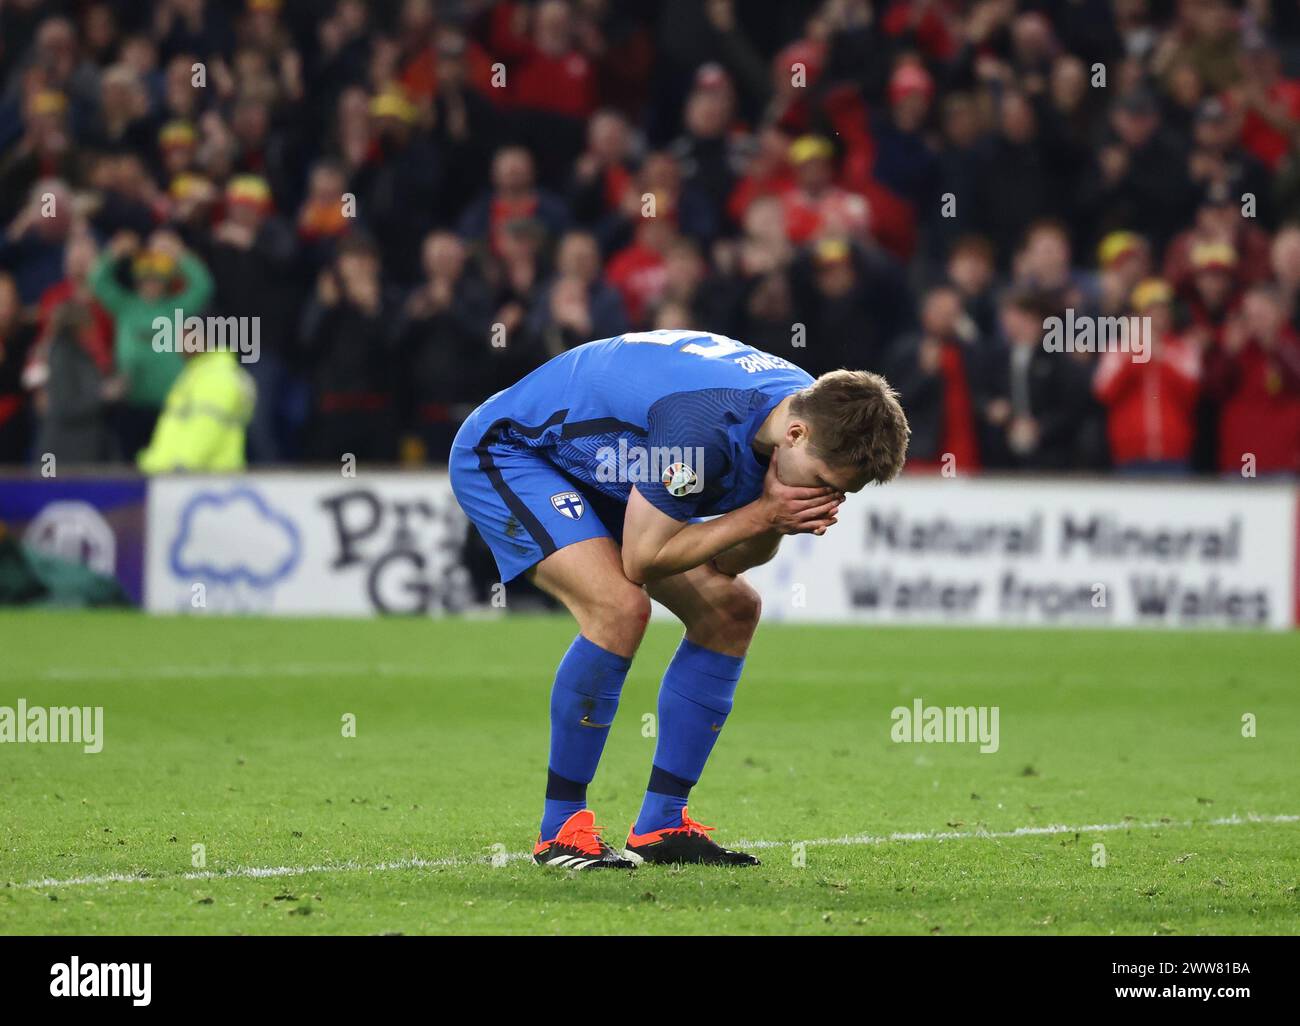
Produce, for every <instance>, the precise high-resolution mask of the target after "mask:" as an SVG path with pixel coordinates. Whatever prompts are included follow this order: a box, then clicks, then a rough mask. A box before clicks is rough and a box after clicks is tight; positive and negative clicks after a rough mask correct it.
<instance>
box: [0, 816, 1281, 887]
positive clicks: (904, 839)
mask: <svg viewBox="0 0 1300 1026" xmlns="http://www.w3.org/2000/svg"><path fill="white" fill-rule="evenodd" d="M1248 823H1264V824H1278V823H1300V816H1293V815H1279V816H1258V815H1256V814H1255V813H1253V812H1252V813H1247V814H1246V815H1245V816H1237V815H1232V816H1223V817H1220V818H1218V819H1209V820H1205V821H1203V822H1197V821H1195V820H1190V819H1185V820H1180V821H1173V820H1170V821H1167V822H1165V821H1160V820H1154V821H1150V822H1143V823H1139V822H1128V823H1093V824H1090V825H1088V826H1065V825H1055V826H1023V827H1016V828H1015V829H1014V830H953V831H919V832H915V833H895V834H879V835H878V834H853V835H845V836H843V837H821V838H818V839H816V840H812V841H804V842H802V843H804V844H806V845H808V846H809V847H814V846H820V847H836V846H839V847H847V846H853V845H864V844H894V843H899V844H907V843H915V842H918V841H920V842H924V841H939V842H943V841H975V840H997V839H1002V838H1015V837H1040V836H1047V835H1053V834H1098V833H1102V834H1104V833H1116V832H1118V831H1127V830H1186V829H1190V828H1192V827H1198V826H1243V825H1245V824H1248ZM732 843H735V845H736V847H737V848H783V847H786V846H788V845H791V844H797V843H799V842H798V841H737V842H732ZM529 856H530V853H529V852H522V851H520V852H511V853H510V854H508V855H507V856H506V858H507V859H509V860H511V861H515V860H518V859H526V858H528V857H529ZM491 861H492V858H491V857H490V856H486V855H484V856H480V857H478V858H460V857H455V856H453V857H451V858H444V859H420V858H410V859H397V860H394V861H392V862H378V863H369V864H367V863H363V862H355V861H352V860H348V861H346V862H333V863H328V864H321V865H314V866H247V867H242V868H238V869H229V870H202V871H199V872H193V873H178V874H170V875H159V876H138V875H133V874H130V873H105V874H103V875H100V876H73V877H68V878H66V879H63V880H56V879H53V878H51V877H47V878H46V879H44V880H28V881H27V882H26V883H20V884H14V885H13V886H14V887H16V888H18V889H20V890H34V889H49V890H53V889H55V888H58V887H95V886H99V885H102V884H112V883H152V882H154V881H156V880H199V881H201V880H232V879H244V880H263V879H270V878H273V877H280V876H306V875H307V874H310V873H386V872H391V871H393V870H399V869H449V868H454V867H457V866H468V865H473V864H476V863H490V862H491Z"/></svg>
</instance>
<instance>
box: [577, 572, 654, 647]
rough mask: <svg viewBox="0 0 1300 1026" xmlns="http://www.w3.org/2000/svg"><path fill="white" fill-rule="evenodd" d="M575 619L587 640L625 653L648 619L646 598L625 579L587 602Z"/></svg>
mask: <svg viewBox="0 0 1300 1026" xmlns="http://www.w3.org/2000/svg"><path fill="white" fill-rule="evenodd" d="M579 619H580V620H581V622H582V627H583V633H584V634H586V635H587V636H588V637H589V638H590V640H591V641H594V642H595V643H596V644H598V645H601V646H602V647H604V648H608V649H610V650H611V651H615V652H619V653H620V654H622V655H629V654H630V651H634V650H635V649H636V646H637V645H639V644H640V643H641V638H642V636H643V635H644V634H645V628H646V624H647V623H649V621H650V598H649V596H647V595H646V593H645V592H644V591H642V590H641V589H640V588H638V587H637V586H636V585H635V584H632V583H631V582H627V583H626V584H625V585H623V586H621V587H614V588H611V589H609V590H608V591H606V592H603V593H601V594H600V595H599V596H597V597H595V598H593V599H592V600H591V601H589V602H588V603H587V604H586V606H585V608H584V609H583V610H582V612H581V614H580V617H579Z"/></svg>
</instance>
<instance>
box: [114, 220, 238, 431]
mask: <svg viewBox="0 0 1300 1026" xmlns="http://www.w3.org/2000/svg"><path fill="white" fill-rule="evenodd" d="M127 256H132V257H134V260H133V261H132V272H133V277H134V279H135V288H134V289H130V288H127V287H126V286H124V285H123V284H122V283H121V282H120V281H118V278H117V262H118V260H120V259H122V258H123V257H127ZM177 276H179V277H180V279H181V287H180V290H179V291H173V289H172V284H173V282H174V281H175V279H176V278H177ZM90 287H91V290H92V291H93V292H94V293H95V297H96V298H97V299H98V300H99V301H100V303H101V304H102V305H103V307H104V309H105V310H107V311H108V312H109V313H110V314H112V315H113V320H114V324H115V339H114V357H115V362H116V364H117V370H118V372H119V373H121V374H123V375H125V376H126V378H127V391H126V396H125V400H126V402H127V403H129V404H131V405H133V406H145V407H150V408H152V409H155V410H156V409H158V408H159V407H160V406H162V404H163V403H164V402H165V401H166V399H167V392H168V390H169V389H170V388H171V387H172V383H173V382H175V380H176V379H177V377H179V376H180V373H181V368H182V367H183V365H184V361H183V360H182V359H181V354H180V353H179V352H177V351H176V350H177V349H178V348H179V347H177V346H172V347H170V348H166V349H164V350H163V351H162V352H159V351H157V350H156V349H155V348H154V337H155V335H156V334H157V331H156V330H155V328H154V320H155V318H158V317H163V318H166V319H167V321H168V322H173V321H174V318H175V313H176V311H177V310H181V311H183V313H182V317H189V316H197V315H198V314H199V313H200V312H201V311H202V309H203V307H204V306H206V305H207V302H208V300H209V299H210V298H211V297H212V276H211V275H210V274H209V273H208V269H207V268H206V267H204V266H203V261H202V260H200V259H199V258H198V257H196V256H195V255H194V254H192V253H190V252H188V251H187V250H186V249H185V248H184V246H183V245H182V244H181V241H180V238H179V237H178V236H177V235H176V234H175V233H174V232H163V231H159V232H155V233H154V235H153V237H152V239H151V241H150V247H149V248H148V249H145V250H141V249H140V244H139V239H138V238H137V237H136V236H135V235H134V234H133V233H130V232H122V233H119V234H118V235H116V236H115V237H114V238H113V240H112V242H111V243H110V244H109V248H108V251H107V252H106V253H105V254H104V255H103V256H102V257H101V258H100V259H99V261H98V263H96V264H95V267H94V269H93V270H92V271H91V272H90Z"/></svg>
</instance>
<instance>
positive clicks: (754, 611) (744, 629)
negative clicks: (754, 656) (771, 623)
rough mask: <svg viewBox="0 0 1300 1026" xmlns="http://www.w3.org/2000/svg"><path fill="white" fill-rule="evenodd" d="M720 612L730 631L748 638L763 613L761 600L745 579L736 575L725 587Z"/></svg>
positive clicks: (756, 626)
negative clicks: (729, 584) (726, 587)
mask: <svg viewBox="0 0 1300 1026" xmlns="http://www.w3.org/2000/svg"><path fill="white" fill-rule="evenodd" d="M720 612H721V614H722V617H723V620H724V621H725V623H726V625H727V627H728V629H729V630H730V631H731V632H732V633H734V634H736V635H740V636H743V637H745V638H749V637H752V636H753V633H754V631H755V630H756V629H757V628H758V621H759V618H760V617H761V616H762V615H763V600H762V598H761V597H760V596H759V594H758V592H757V591H756V590H755V589H754V588H753V587H752V586H751V585H750V584H749V583H748V582H747V581H745V580H742V579H741V578H739V577H737V578H736V579H735V580H734V581H733V582H732V585H731V587H730V588H728V589H727V594H726V598H725V599H724V600H723V601H722V603H721V606H720Z"/></svg>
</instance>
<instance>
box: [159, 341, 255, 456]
mask: <svg viewBox="0 0 1300 1026" xmlns="http://www.w3.org/2000/svg"><path fill="white" fill-rule="evenodd" d="M256 396H257V390H256V387H255V386H254V384H253V379H252V376H251V375H250V374H249V373H248V371H246V370H244V368H243V367H241V366H240V365H239V361H238V359H237V358H236V356H235V354H234V353H233V352H212V353H199V354H198V355H197V356H191V357H189V358H188V359H187V360H186V361H185V369H184V370H182V371H181V375H180V377H178V378H177V379H176V383H175V384H174V385H172V387H171V391H169V392H168V393H167V401H166V403H164V404H163V409H162V414H161V415H160V416H159V418H158V424H157V426H156V427H155V428H154V432H153V439H152V440H151V441H150V442H149V446H148V448H146V449H144V450H142V451H141V452H140V455H139V456H138V457H136V463H137V464H138V465H139V467H140V469H141V470H142V471H144V472H145V473H146V474H165V473H168V472H172V471H191V472H212V473H221V472H223V471H233V470H243V469H244V431H245V429H246V428H247V427H248V422H249V420H250V419H251V418H252V415H253V404H254V402H255V401H256Z"/></svg>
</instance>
